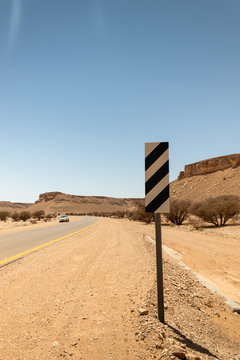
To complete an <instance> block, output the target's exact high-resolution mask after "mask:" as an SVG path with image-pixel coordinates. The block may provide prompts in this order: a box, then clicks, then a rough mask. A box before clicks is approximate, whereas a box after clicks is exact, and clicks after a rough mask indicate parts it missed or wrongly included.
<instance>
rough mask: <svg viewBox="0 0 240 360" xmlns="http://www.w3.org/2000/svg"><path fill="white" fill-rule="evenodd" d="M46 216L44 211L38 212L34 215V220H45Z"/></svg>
mask: <svg viewBox="0 0 240 360" xmlns="http://www.w3.org/2000/svg"><path fill="white" fill-rule="evenodd" d="M44 215H45V211H43V210H37V211H35V212H34V213H33V214H32V216H33V218H34V219H37V220H41V219H43V218H44Z"/></svg>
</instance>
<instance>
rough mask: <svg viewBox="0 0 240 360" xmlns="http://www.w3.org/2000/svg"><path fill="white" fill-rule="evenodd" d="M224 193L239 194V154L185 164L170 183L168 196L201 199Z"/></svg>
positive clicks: (193, 199) (192, 199)
mask: <svg viewBox="0 0 240 360" xmlns="http://www.w3.org/2000/svg"><path fill="white" fill-rule="evenodd" d="M226 194H233V195H238V196H240V154H234V155H227V156H221V157H217V158H212V159H207V160H203V161H199V162H197V163H193V164H189V165H186V166H185V170H184V172H181V173H180V175H179V177H178V179H177V180H175V181H173V182H172V183H171V184H170V196H171V198H174V199H187V200H191V201H201V200H204V199H206V198H209V197H215V196H219V195H226Z"/></svg>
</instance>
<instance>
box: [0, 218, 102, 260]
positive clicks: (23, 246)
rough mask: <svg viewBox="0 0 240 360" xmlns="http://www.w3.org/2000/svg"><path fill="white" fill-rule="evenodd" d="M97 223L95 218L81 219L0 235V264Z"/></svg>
mask: <svg viewBox="0 0 240 360" xmlns="http://www.w3.org/2000/svg"><path fill="white" fill-rule="evenodd" d="M97 221H98V219H97V218H95V217H88V216H86V217H83V219H81V220H78V221H73V222H69V223H61V224H57V225H51V226H46V227H44V228H38V229H32V230H30V229H29V230H26V231H19V232H15V233H12V234H2V235H0V262H1V261H2V260H5V259H8V258H11V257H14V256H16V255H18V254H21V253H24V252H26V251H28V250H30V249H33V248H35V247H38V246H41V245H43V244H46V243H49V242H51V241H53V240H56V239H59V238H61V237H63V236H66V235H69V234H72V233H74V232H76V231H79V230H81V229H83V228H85V227H87V226H90V225H92V224H94V223H96V222H97Z"/></svg>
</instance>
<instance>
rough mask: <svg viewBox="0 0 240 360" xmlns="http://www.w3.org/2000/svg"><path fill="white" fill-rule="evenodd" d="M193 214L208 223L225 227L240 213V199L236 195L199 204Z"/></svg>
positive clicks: (194, 208)
mask: <svg viewBox="0 0 240 360" xmlns="http://www.w3.org/2000/svg"><path fill="white" fill-rule="evenodd" d="M191 212H192V213H193V214H194V215H196V216H198V217H200V218H201V219H202V220H204V221H205V222H207V223H211V224H214V225H215V226H224V225H225V224H226V222H227V221H228V220H229V219H233V218H234V217H235V216H236V215H237V214H239V212H240V198H239V197H238V196H236V195H222V196H217V197H215V198H209V199H206V200H204V201H203V202H199V203H197V204H195V205H194V206H193V207H192V210H191Z"/></svg>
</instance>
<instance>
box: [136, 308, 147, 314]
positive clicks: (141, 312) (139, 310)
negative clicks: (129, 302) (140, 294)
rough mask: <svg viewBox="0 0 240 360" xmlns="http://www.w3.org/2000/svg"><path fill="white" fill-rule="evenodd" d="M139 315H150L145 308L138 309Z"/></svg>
mask: <svg viewBox="0 0 240 360" xmlns="http://www.w3.org/2000/svg"><path fill="white" fill-rule="evenodd" d="M138 312H139V315H148V310H147V309H144V308H140V309H138Z"/></svg>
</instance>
